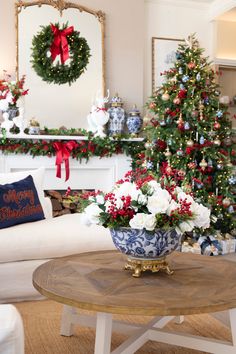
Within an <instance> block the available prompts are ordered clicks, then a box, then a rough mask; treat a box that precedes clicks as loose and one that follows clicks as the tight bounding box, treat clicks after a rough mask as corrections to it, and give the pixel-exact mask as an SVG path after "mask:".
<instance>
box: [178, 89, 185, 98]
mask: <svg viewBox="0 0 236 354" xmlns="http://www.w3.org/2000/svg"><path fill="white" fill-rule="evenodd" d="M186 94H187V90H180V91H179V93H178V98H185V97H186Z"/></svg>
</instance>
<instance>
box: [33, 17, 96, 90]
mask: <svg viewBox="0 0 236 354" xmlns="http://www.w3.org/2000/svg"><path fill="white" fill-rule="evenodd" d="M51 26H54V28H56V30H58V31H64V30H65V31H66V30H68V25H67V24H63V25H62V29H60V28H59V23H56V24H55V25H48V26H42V30H41V31H40V32H39V33H37V35H35V36H34V37H33V40H32V55H31V57H32V60H31V63H32V67H33V68H34V70H35V72H36V73H37V74H38V75H39V76H40V77H41V78H42V79H43V81H46V82H49V83H54V84H59V85H61V84H65V83H69V85H71V83H72V82H74V81H76V80H77V79H78V77H80V75H81V74H83V73H84V71H85V70H86V67H87V65H88V62H89V57H90V56H91V55H90V48H89V46H88V43H87V40H86V39H85V38H83V37H80V32H78V31H74V29H73V27H72V28H71V31H70V32H71V33H70V34H68V35H66V40H67V43H68V51H69V55H70V63H69V64H67V61H65V62H64V63H63V62H61V64H60V63H56V64H55V63H54V60H53V58H52V55H51V46H52V45H53V43H54V41H55V35H54V33H53V30H52V28H51Z"/></svg>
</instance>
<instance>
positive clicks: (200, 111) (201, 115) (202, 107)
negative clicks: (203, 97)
mask: <svg viewBox="0 0 236 354" xmlns="http://www.w3.org/2000/svg"><path fill="white" fill-rule="evenodd" d="M203 110H204V105H203V104H202V103H201V102H200V103H199V119H200V120H203V119H204V117H203Z"/></svg>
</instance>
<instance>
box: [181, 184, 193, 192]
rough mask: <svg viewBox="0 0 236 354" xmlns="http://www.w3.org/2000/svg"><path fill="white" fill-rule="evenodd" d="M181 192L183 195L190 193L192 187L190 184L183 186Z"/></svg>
mask: <svg viewBox="0 0 236 354" xmlns="http://www.w3.org/2000/svg"><path fill="white" fill-rule="evenodd" d="M182 188H183V190H184V192H185V193H191V192H192V186H191V185H190V184H185V185H183V186H182Z"/></svg>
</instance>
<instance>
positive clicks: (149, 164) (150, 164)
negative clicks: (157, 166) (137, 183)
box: [146, 160, 154, 170]
mask: <svg viewBox="0 0 236 354" xmlns="http://www.w3.org/2000/svg"><path fill="white" fill-rule="evenodd" d="M153 167H154V164H153V162H152V161H150V160H149V161H147V163H146V168H147V169H148V170H152V169H153Z"/></svg>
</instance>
